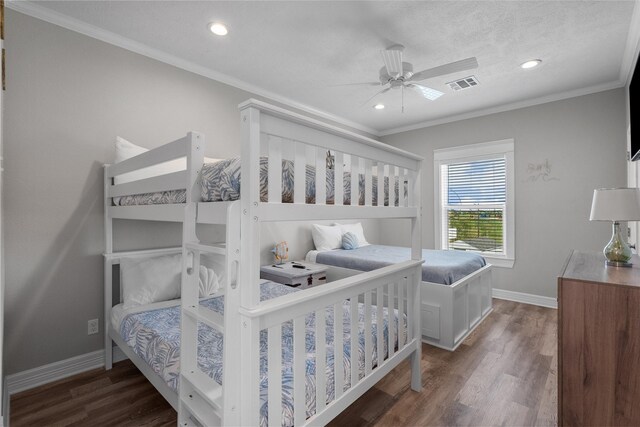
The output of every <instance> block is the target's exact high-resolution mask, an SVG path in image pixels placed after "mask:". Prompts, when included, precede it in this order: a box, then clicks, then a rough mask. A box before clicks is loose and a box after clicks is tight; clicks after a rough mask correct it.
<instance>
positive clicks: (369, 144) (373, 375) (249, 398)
mask: <svg viewBox="0 0 640 427" xmlns="http://www.w3.org/2000/svg"><path fill="white" fill-rule="evenodd" d="M239 109H240V116H241V130H242V132H241V168H242V187H241V197H240V200H237V201H233V202H210V203H203V202H200V200H201V199H200V185H199V181H198V175H199V173H200V171H201V168H202V165H203V154H204V148H205V141H204V136H202V135H201V134H198V133H195V132H191V133H189V134H187V136H186V137H184V138H181V139H179V140H177V141H174V142H171V143H169V144H166V145H163V146H161V147H159V148H156V149H153V150H151V151H149V152H146V153H144V154H141V155H139V156H136V157H133V158H131V159H128V160H125V161H123V162H120V163H118V164H115V165H105V238H106V253H105V324H108V325H110V324H111V322H110V319H111V307H112V306H113V301H112V299H113V293H112V292H113V280H112V279H113V277H112V272H113V265H114V264H117V263H118V262H119V260H120V259H122V258H124V257H130V256H139V257H145V256H153V255H157V254H160V253H166V252H167V251H169V252H170V251H175V249H167V250H156V251H154V250H146V251H145V250H143V251H134V252H127V253H114V252H113V220H114V219H138V220H157V221H174V222H181V223H182V224H183V226H182V227H183V241H182V248H181V249H180V250H181V251H182V254H183V272H182V297H181V306H182V316H181V318H182V320H181V322H182V323H181V333H182V339H181V360H180V364H181V370H180V372H181V375H180V388H179V395H178V396H176V393H175V392H173V391H172V390H171V389H170V388H169V387H168V386H167V385H166V384H164V382H163V381H162V380H161V379H160V378H159V377H158V376H157V375H156V374H155V373H153V371H152V370H151V369H150V368H149V367H148V366H147V364H146V363H145V362H144V361H142V359H141V358H139V357H138V356H136V355H135V354H134V353H133V351H131V350H130V349H129V348H128V346H127V345H126V344H125V343H124V342H123V340H122V339H121V338H120V337H119V334H118V331H115V330H113V328H112V327H109V328H108V333H107V334H105V348H106V350H107V351H106V355H105V358H106V368H107V369H110V368H111V365H112V351H111V350H112V345H113V344H112V341H115V342H116V344H117V345H118V346H120V347H121V348H122V350H123V351H124V353H125V354H126V355H127V356H129V358H130V359H132V361H133V362H134V363H135V364H136V365H137V366H138V367H139V368H140V370H141V371H142V373H143V374H144V375H145V376H147V378H148V379H149V380H150V381H151V382H152V383H153V384H154V386H156V388H157V389H158V390H159V391H160V392H161V393H162V395H163V396H164V397H165V398H166V399H167V400H168V401H169V402H170V403H171V404H172V405H173V407H174V408H176V407H177V410H178V422H179V424H180V425H183V426H191V425H197V424H198V423H199V424H202V425H207V426H213V425H257V424H258V422H259V419H260V418H259V417H260V396H259V375H260V370H259V369H260V367H259V357H260V353H259V352H260V348H259V338H260V331H261V330H264V329H266V330H268V384H269V385H270V386H269V388H268V390H267V393H268V405H267V407H268V423H269V425H275V426H280V425H281V424H282V419H281V416H282V406H281V385H282V369H281V367H282V359H281V357H280V355H281V354H282V342H281V332H282V329H281V328H282V325H283V323H285V322H287V321H293V350H294V351H293V354H294V355H293V373H294V375H293V377H294V378H293V390H294V393H293V396H294V424H295V425H324V424H326V423H328V422H329V421H330V420H331V419H333V418H334V417H335V416H336V415H338V414H339V413H340V412H341V411H342V410H344V409H345V408H346V407H347V406H349V405H350V404H351V403H353V402H354V401H355V400H356V399H357V398H358V397H360V396H361V395H362V394H363V393H364V392H365V391H366V390H368V389H369V388H371V387H372V386H373V385H374V384H375V383H376V382H377V381H379V380H380V379H381V378H382V377H383V376H384V375H386V374H387V373H388V372H389V371H391V370H392V369H393V368H394V367H396V366H397V365H398V364H399V363H400V362H402V361H403V360H405V359H407V358H410V360H411V372H412V374H411V388H412V389H413V390H416V391H419V390H420V389H421V375H420V358H421V340H420V336H421V334H420V288H419V283H420V268H421V264H422V260H421V258H422V254H421V240H420V236H421V228H420V222H421V219H420V213H421V203H420V181H421V178H420V177H421V165H422V158H421V157H419V156H416V155H414V154H412V153H408V152H405V151H402V150H399V149H396V148H394V147H391V146H388V145H385V144H382V143H380V142H378V141H374V140H372V139H369V138H366V137H364V136H361V135H358V134H356V133H353V132H349V131H346V130H343V129H340V128H337V127H335V126H332V125H330V124H327V123H324V122H321V121H318V120H315V119H311V118H308V117H305V116H302V115H300V114H297V113H294V112H290V111H287V110H285V109H283V108H279V107H276V106H272V105H269V104H266V103H264V102H260V101H256V100H248V101H246V102H244V103H243V104H241V105H240V106H239ZM327 150H331V151H332V152H333V153H335V159H336V162H335V169H334V172H335V173H336V176H342V173H343V170H344V169H343V165H344V164H345V162H347V163H348V164H350V169H351V177H352V178H351V200H356V201H357V200H358V196H359V194H358V193H359V188H358V174H359V173H360V174H362V175H364V177H365V187H364V192H365V194H364V200H365V206H357V205H356V206H349V205H343V204H342V200H343V189H342V186H341V185H336V186H335V187H336V188H335V200H336V203H335V205H326V204H325V202H324V201H325V199H326V189H325V178H326V174H327V169H326V159H325V156H326V151H327ZM261 154H262V155H265V154H267V155H268V159H269V160H268V164H269V170H268V178H269V181H268V189H269V191H268V194H269V196H268V202H261V200H260V187H259V160H260V155H261ZM287 156H290V157H288V158H292V160H293V161H294V169H295V171H294V178H295V179H294V203H287V204H284V203H282V202H281V198H280V195H281V186H282V182H281V181H282V172H281V167H282V166H281V165H282V163H281V160H282V159H283V158H287ZM181 157H186V169H185V170H184V171H179V172H174V173H169V174H165V175H161V176H157V177H153V178H147V179H142V180H138V181H134V182H129V183H124V184H119V185H114V183H113V178H114V177H116V176H118V175H120V174H124V173H127V172H131V171H135V170H138V169H142V168H145V167H149V166H153V165H156V164H160V163H163V162H166V161H169V160H173V159H176V158H181ZM306 164H311V165H313V166H315V168H316V203H315V204H305V198H304V194H305V190H304V188H305V166H306ZM374 174H375V175H376V176H377V177H378V182H379V183H383V182H384V178H385V177H387V178H388V180H389V200H390V201H391V203H392V204H393V205H390V206H374V205H373V203H372V177H373V176H374ZM338 182H339V183H342V180H340V181H338ZM396 182H397V183H399V184H400V185H398V188H400V189H402V188H403V185H402V183H405V185H406V186H407V188H408V192H407V197H405V194H404V192H403V191H401V190H400V191H396V189H395V185H394V183H396ZM185 188H186V190H187V191H186V203H182V204H165V205H146V206H143V205H140V206H113V203H112V198H113V197H120V196H126V195H133V194H142V193H152V192H158V191H168V190H176V189H185ZM395 193H397V194H395ZM394 196H396V197H397V198H398V203H397V204H396V203H395V202H394V199H395V198H394ZM377 200H382V201H383V200H384V185H379V186H378V198H377ZM391 203H390V204H391ZM351 218H405V219H408V220H410V221H411V236H412V260H410V261H406V262H403V263H399V264H395V265H392V266H389V267H385V268H382V269H379V270H375V271H371V272H367V273H361V274H358V275H355V276H352V277H349V278H345V279H342V280H338V281H335V282H332V283H328V284H326V285H323V286H320V287H317V288H313V289H309V290H304V291H300V292H296V293H294V294H291V295H285V296H283V297H280V298H276V299H272V300H268V301H264V302H259V286H258V283H259V268H260V253H259V248H260V245H259V236H260V232H259V231H260V223H261V222H267V221H292V220H328V219H331V220H335V219H351ZM197 223H204V224H226V244H225V245H222V246H216V245H210V244H205V243H202V242H200V241H199V240H198V238H197V236H196V224H197ZM163 251H164V252H163ZM201 253H217V254H221V255H223V256H225V257H226V268H227V274H226V277H227V279H226V283H225V284H224V291H223V293H224V298H225V301H224V304H225V311H224V316H220V315H218V314H216V313H214V312H212V311H209V310H207V309H205V308H203V307H200V306H199V304H198V273H197V272H198V270H199V263H200V256H199V255H200V254H201ZM194 272H195V274H194ZM236 273H237V274H236ZM236 275H237V279H234V277H235V276H236ZM387 295H392V296H393V297H392V298H387V297H386V296H387ZM345 300H349V307H350V312H351V319H352V321H351V325H350V327H351V328H350V329H351V330H352V331H355V330H357V328H358V324H357V310H358V304H359V302H362V304H363V307H364V314H365V316H364V318H365V321H364V336H365V368H364V370H365V371H364V376H363V377H360V373H359V371H358V363H357V353H358V352H356V351H353V352H351V367H352V368H351V371H350V372H347V373H346V376H343V375H342V369H337V370H336V380H335V382H336V387H335V399H334V400H332V401H331V402H329V403H328V404H327V403H326V395H327V387H326V385H327V384H326V381H327V378H326V376H325V369H326V360H325V358H326V357H325V356H326V353H325V347H324V345H318V344H320V343H324V336H325V332H326V331H325V322H324V319H325V309H326V308H331V307H333V310H334V314H336V315H339V316H342V304H343V302H344V301H345ZM385 307H386V308H387V309H389V310H391V311H390V313H392V312H393V311H392V310H397V313H398V316H402V315H406V320H407V326H406V327H405V324H404V322H398V325H399V326H398V328H397V330H394V329H395V328H389V334H388V335H389V336H388V339H389V343H390V344H392V343H395V339H396V337H397V338H398V340H397V342H398V343H397V346H394V345H393V344H392V345H390V346H389V351H388V354H387V355H386V356H387V357H386V359H384V360H381V361H379V362H378V363H377V364H376V365H375V366H374V365H373V362H372V349H373V347H372V346H373V339H372V337H371V331H372V317H371V313H372V310H378V311H377V314H378V316H377V320H376V321H377V322H378V323H377V324H376V327H377V331H378V333H377V338H376V341H377V351H378V354H384V353H383V335H382V334H383V332H382V330H383V327H382V322H383V319H382V317H383V316H382V313H383V308H385ZM310 313H315V316H316V319H317V320H318V321H317V322H316V325H317V326H316V337H317V338H316V348H317V353H316V390H315V392H316V412H315V414H314V415H313V416H311V417H310V418H308V419H307V418H306V410H305V400H306V399H303V398H298V396H305V381H304V378H305V374H304V373H305V360H306V353H305V316H306V315H307V314H310ZM198 322H203V323H205V324H207V325H209V326H210V327H213V328H216V329H217V330H219V331H223V332H224V334H225V337H238V339H229V340H225V343H224V354H223V363H224V372H223V381H222V383H223V385H222V386H220V385H219V384H218V383H216V382H215V381H213V380H212V379H211V378H210V377H208V376H207V375H206V374H205V373H203V372H202V371H200V370H199V368H198V367H197V360H196V357H197V324H198ZM342 329H343V325H342V322H335V330H334V335H335V342H334V346H335V347H334V351H335V361H334V363H335V364H334V366H336V367H341V366H342V362H343V351H342V348H343V339H342V336H343V330H342ZM321 337H322V338H321ZM324 344H326V343H324ZM351 347H352V348H356V347H357V334H352V335H351ZM338 349H339V351H337V350H338ZM349 378H350V379H351V387H350V388H348V389H346V390H345V389H344V387H343V385H344V384H345V383H346V382H345V379H349Z"/></svg>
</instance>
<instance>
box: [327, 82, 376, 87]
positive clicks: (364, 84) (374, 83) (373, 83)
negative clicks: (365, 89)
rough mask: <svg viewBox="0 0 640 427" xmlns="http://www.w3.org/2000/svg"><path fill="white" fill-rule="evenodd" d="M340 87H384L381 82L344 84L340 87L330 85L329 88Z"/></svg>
mask: <svg viewBox="0 0 640 427" xmlns="http://www.w3.org/2000/svg"><path fill="white" fill-rule="evenodd" d="M338 86H382V83H380V82H364V83H344V84H339V85H329V87H338Z"/></svg>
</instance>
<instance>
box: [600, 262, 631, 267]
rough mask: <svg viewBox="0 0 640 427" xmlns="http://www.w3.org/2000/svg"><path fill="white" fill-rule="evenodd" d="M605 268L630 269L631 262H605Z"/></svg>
mask: <svg viewBox="0 0 640 427" xmlns="http://www.w3.org/2000/svg"><path fill="white" fill-rule="evenodd" d="M605 264H606V265H607V267H627V268H629V267H632V266H633V263H631V262H620V261H605Z"/></svg>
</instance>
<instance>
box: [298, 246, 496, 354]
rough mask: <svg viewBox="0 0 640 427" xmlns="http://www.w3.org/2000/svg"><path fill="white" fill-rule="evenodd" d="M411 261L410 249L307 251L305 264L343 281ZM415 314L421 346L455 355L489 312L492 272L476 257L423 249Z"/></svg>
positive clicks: (380, 247) (456, 252) (455, 252)
mask: <svg viewBox="0 0 640 427" xmlns="http://www.w3.org/2000/svg"><path fill="white" fill-rule="evenodd" d="M410 258H411V249H410V248H404V247H397V246H386V245H368V246H364V247H361V248H358V249H353V250H344V249H335V250H331V251H317V250H313V251H310V252H309V253H308V254H307V256H306V259H307V261H310V262H314V263H319V264H325V265H327V266H328V267H329V270H328V275H329V277H332V278H345V277H350V276H353V275H355V274H359V273H361V272H362V271H371V270H373V269H376V268H381V267H384V266H387V265H390V264H392V263H394V262H400V261H403V260H405V259H410ZM422 258H423V259H424V260H425V262H424V264H423V265H422V282H421V285H420V290H421V292H420V294H421V301H420V311H421V329H422V340H423V341H424V342H426V343H427V344H430V345H434V346H436V347H440V348H443V349H445V350H449V351H454V350H455V349H456V348H458V346H459V345H460V344H461V343H462V342H463V341H464V339H465V338H466V337H467V336H469V334H470V333H471V332H473V330H474V329H475V328H477V327H478V325H480V323H481V322H482V321H483V320H484V319H485V318H486V317H487V316H488V315H489V314H490V313H491V312H492V311H493V302H492V301H493V300H492V290H493V286H492V266H491V264H488V263H486V261H485V260H484V258H482V257H481V256H480V255H477V254H475V253H469V252H461V251H439V250H428V249H423V251H422Z"/></svg>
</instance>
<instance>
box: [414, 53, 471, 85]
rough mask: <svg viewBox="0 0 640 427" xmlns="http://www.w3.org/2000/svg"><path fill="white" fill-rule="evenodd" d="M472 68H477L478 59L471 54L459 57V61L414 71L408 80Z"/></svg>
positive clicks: (422, 78) (415, 80)
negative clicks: (469, 56) (468, 56)
mask: <svg viewBox="0 0 640 427" xmlns="http://www.w3.org/2000/svg"><path fill="white" fill-rule="evenodd" d="M474 68H478V60H477V59H476V57H475V56H472V57H471V58H466V59H461V60H460V61H455V62H450V63H448V64H444V65H440V66H438V67H434V68H429V69H428V70H423V71H419V72H417V73H414V74H413V75H412V76H411V78H410V79H409V80H410V81H414V82H417V81H420V80H425V79H430V78H433V77H438V76H444V75H446V74H451V73H457V72H458V71H466V70H473V69H474Z"/></svg>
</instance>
